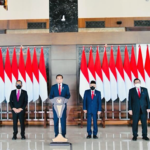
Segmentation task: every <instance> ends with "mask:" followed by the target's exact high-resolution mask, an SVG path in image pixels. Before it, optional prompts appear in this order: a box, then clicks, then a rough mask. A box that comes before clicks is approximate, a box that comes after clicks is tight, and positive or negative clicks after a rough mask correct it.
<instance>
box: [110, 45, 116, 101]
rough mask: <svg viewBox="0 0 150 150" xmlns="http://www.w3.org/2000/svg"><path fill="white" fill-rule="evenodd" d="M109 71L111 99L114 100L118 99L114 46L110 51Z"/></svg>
mask: <svg viewBox="0 0 150 150" xmlns="http://www.w3.org/2000/svg"><path fill="white" fill-rule="evenodd" d="M109 73H110V91H111V99H112V101H114V100H116V99H117V73H116V66H115V60H114V55H113V47H111V51H110V61H109Z"/></svg>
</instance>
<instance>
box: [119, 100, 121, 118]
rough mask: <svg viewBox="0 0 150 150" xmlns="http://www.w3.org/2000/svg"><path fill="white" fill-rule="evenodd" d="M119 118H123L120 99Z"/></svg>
mask: <svg viewBox="0 0 150 150" xmlns="http://www.w3.org/2000/svg"><path fill="white" fill-rule="evenodd" d="M119 119H121V101H120V99H119Z"/></svg>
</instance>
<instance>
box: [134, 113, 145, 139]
mask: <svg viewBox="0 0 150 150" xmlns="http://www.w3.org/2000/svg"><path fill="white" fill-rule="evenodd" d="M132 118H133V124H132V132H133V136H135V137H137V136H138V122H139V120H141V123H142V136H143V137H147V113H146V114H145V113H144V114H143V113H142V111H141V110H140V112H139V113H136V114H133V116H132Z"/></svg>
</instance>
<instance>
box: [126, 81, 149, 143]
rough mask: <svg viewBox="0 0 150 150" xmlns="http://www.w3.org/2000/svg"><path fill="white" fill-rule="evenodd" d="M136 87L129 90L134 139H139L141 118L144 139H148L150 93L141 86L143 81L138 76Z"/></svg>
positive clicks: (129, 106)
mask: <svg viewBox="0 0 150 150" xmlns="http://www.w3.org/2000/svg"><path fill="white" fill-rule="evenodd" d="M134 85H135V87H134V88H132V89H130V90H129V102H128V103H129V104H128V110H129V114H130V115H132V118H133V124H132V132H133V138H132V140H133V141H136V140H137V136H138V134H137V133H138V122H139V120H141V123H142V136H143V139H144V140H146V141H148V140H149V138H148V137H147V113H149V112H150V101H149V95H148V91H147V89H146V88H144V87H141V81H140V80H139V79H138V78H136V79H134Z"/></svg>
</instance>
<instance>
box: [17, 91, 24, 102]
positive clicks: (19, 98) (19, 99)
mask: <svg viewBox="0 0 150 150" xmlns="http://www.w3.org/2000/svg"><path fill="white" fill-rule="evenodd" d="M22 95H23V91H22V90H21V93H20V96H19V101H20V98H21V97H22ZM16 97H17V96H16Z"/></svg>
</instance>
